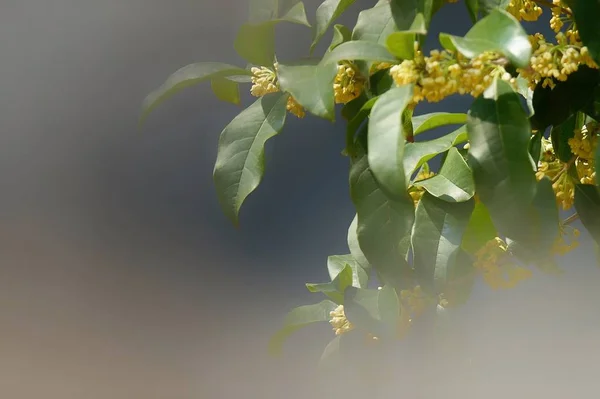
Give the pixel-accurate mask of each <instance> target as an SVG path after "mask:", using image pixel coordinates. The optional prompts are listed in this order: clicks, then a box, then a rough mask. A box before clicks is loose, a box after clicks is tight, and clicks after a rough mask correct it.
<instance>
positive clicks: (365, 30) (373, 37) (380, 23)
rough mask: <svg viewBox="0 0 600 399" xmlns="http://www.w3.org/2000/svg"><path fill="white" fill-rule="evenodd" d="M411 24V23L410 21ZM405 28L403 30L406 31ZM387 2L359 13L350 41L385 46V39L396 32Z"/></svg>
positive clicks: (396, 28) (397, 29)
mask: <svg viewBox="0 0 600 399" xmlns="http://www.w3.org/2000/svg"><path fill="white" fill-rule="evenodd" d="M411 22H412V21H411ZM408 28H409V26H406V27H405V29H408ZM399 30H402V29H399V28H398V27H397V26H396V22H395V21H394V17H393V16H392V9H391V7H390V4H389V2H379V3H377V4H376V5H375V7H373V8H369V9H367V10H364V11H361V12H360V13H359V14H358V20H357V21H356V25H355V26H354V30H353V31H352V40H364V41H368V42H373V43H378V44H381V45H385V42H386V40H387V37H388V36H389V35H390V33H392V32H397V31H399Z"/></svg>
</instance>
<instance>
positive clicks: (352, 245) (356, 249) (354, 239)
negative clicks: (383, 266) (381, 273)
mask: <svg viewBox="0 0 600 399" xmlns="http://www.w3.org/2000/svg"><path fill="white" fill-rule="evenodd" d="M357 228H358V216H357V215H354V218H353V219H352V223H351V224H350V227H349V228H348V248H349V249H350V253H351V254H352V257H353V258H354V259H355V260H356V261H357V262H358V264H359V265H360V266H361V267H362V268H363V269H364V270H365V271H369V270H370V269H371V265H370V264H369V261H368V260H367V258H366V257H365V254H363V252H362V249H360V245H359V243H358V235H357V234H356V229H357ZM367 277H368V275H367Z"/></svg>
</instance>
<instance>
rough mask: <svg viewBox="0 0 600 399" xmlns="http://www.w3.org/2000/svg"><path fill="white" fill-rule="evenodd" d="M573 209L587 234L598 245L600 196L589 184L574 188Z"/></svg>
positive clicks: (599, 240)
mask: <svg viewBox="0 0 600 399" xmlns="http://www.w3.org/2000/svg"><path fill="white" fill-rule="evenodd" d="M575 209H576V210H577V214H578V215H579V219H581V223H583V226H584V227H585V228H586V230H587V231H588V233H590V235H591V236H592V238H593V239H594V240H595V241H596V243H597V244H600V195H599V194H598V188H597V187H596V186H593V185H591V184H577V185H576V186H575Z"/></svg>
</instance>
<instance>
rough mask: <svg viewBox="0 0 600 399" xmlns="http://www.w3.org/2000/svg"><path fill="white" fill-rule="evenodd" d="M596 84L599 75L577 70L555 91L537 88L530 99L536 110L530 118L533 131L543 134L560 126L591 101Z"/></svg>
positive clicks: (593, 70) (592, 71) (538, 86)
mask: <svg viewBox="0 0 600 399" xmlns="http://www.w3.org/2000/svg"><path fill="white" fill-rule="evenodd" d="M599 83H600V73H599V72H598V70H597V69H592V68H588V67H586V66H580V67H579V69H578V70H577V71H576V72H573V73H572V74H570V75H569V77H568V78H567V80H566V81H564V82H556V86H555V87H554V89H551V88H550V87H542V85H537V87H536V88H535V90H534V91H533V99H532V103H533V108H534V109H535V114H534V115H533V116H532V117H531V125H532V127H533V128H534V129H537V130H545V129H546V128H547V127H548V126H550V125H552V126H558V125H560V124H561V123H563V122H564V121H565V120H566V119H567V118H568V117H569V116H571V115H573V114H574V113H575V112H577V111H579V110H582V109H583V108H584V107H586V106H587V105H589V104H590V102H591V101H593V100H594V94H595V90H596V87H597V86H598V84H599Z"/></svg>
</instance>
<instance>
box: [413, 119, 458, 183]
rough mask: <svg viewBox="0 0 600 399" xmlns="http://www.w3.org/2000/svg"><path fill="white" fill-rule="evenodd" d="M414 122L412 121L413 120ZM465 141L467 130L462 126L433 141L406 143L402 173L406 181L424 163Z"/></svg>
mask: <svg viewBox="0 0 600 399" xmlns="http://www.w3.org/2000/svg"><path fill="white" fill-rule="evenodd" d="M413 121H414V120H413ZM466 141H467V128H466V126H462V127H460V128H458V129H457V130H455V131H453V132H452V133H448V134H446V135H445V136H442V137H439V138H437V139H434V140H429V141H421V142H416V143H406V146H405V148H404V160H403V165H404V172H405V173H406V175H405V176H406V179H409V178H410V176H412V174H413V173H414V172H415V171H416V170H417V168H419V167H420V166H421V165H423V164H424V163H425V162H427V161H428V160H430V159H431V158H433V157H435V156H436V155H438V154H441V153H443V152H446V151H448V150H449V149H450V148H451V147H453V146H455V145H457V144H461V143H464V142H466Z"/></svg>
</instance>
